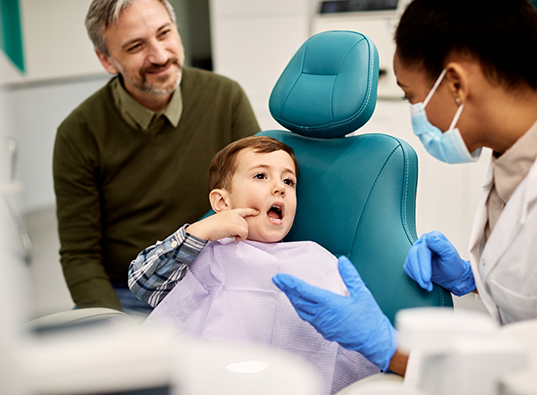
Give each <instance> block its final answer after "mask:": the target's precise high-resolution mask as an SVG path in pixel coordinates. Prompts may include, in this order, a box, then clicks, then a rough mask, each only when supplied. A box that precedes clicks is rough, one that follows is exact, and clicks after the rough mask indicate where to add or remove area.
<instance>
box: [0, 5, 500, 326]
mask: <svg viewBox="0 0 537 395" xmlns="http://www.w3.org/2000/svg"><path fill="white" fill-rule="evenodd" d="M170 2H171V3H172V5H173V7H174V9H175V12H176V15H177V20H178V25H179V32H180V34H181V37H182V40H183V44H184V47H185V52H186V64H187V65H191V66H195V67H201V68H205V69H208V70H214V71H215V72H217V73H220V74H223V75H225V76H228V77H230V78H232V79H234V80H236V81H238V82H239V83H240V84H241V85H242V87H243V88H244V90H245V91H246V94H247V95H248V97H249V99H250V101H251V103H252V106H253V108H254V111H255V113H256V116H257V117H258V120H259V123H260V125H261V127H262V129H265V130H266V129H281V127H280V126H279V125H278V124H276V122H275V121H274V120H272V118H271V116H270V114H269V111H268V99H269V96H270V92H271V90H272V87H273V86H274V84H275V82H276V80H277V79H278V77H279V75H280V74H281V72H282V71H283V69H284V68H285V66H286V64H287V62H288V61H289V60H290V59H291V57H292V56H293V54H294V53H295V51H296V50H297V49H298V48H299V47H300V45H301V44H302V43H303V42H304V41H305V40H306V39H307V38H308V37H310V36H311V35H313V34H315V33H318V32H320V31H325V30H356V31H359V32H361V33H364V34H366V35H369V36H370V37H371V38H372V39H373V41H374V42H375V43H376V45H377V47H378V49H379V56H380V68H381V76H380V80H379V93H378V103H377V108H376V110H375V114H374V115H373V118H372V119H371V120H370V121H369V123H367V124H366V125H365V126H364V127H363V128H362V129H360V130H359V131H358V132H357V133H385V134H390V135H394V136H396V137H400V138H403V139H404V140H406V141H407V142H409V143H410V144H411V145H412V146H413V147H414V149H415V150H416V151H417V153H418V157H419V160H420V167H419V171H420V175H419V185H418V202H417V228H418V235H419V234H421V233H424V232H428V231H431V230H433V229H438V230H440V231H442V232H443V233H444V234H446V235H447V237H448V238H449V239H450V240H452V242H453V244H454V245H455V246H456V247H457V248H458V249H459V251H460V252H461V256H462V257H463V258H466V259H467V258H468V253H467V248H468V240H469V235H470V227H471V222H472V219H473V213H474V210H475V207H476V205H477V201H478V198H479V195H480V192H481V185H483V183H484V180H485V176H486V173H487V169H488V157H489V156H490V152H484V153H483V155H482V157H481V160H480V162H479V163H477V164H470V165H456V166H450V165H446V164H443V163H441V162H439V161H437V160H435V159H434V158H432V157H430V156H429V155H428V154H426V152H425V151H424V149H423V147H422V146H421V143H420V142H419V140H418V139H417V138H416V137H415V136H414V135H413V133H412V130H411V124H410V115H409V109H408V103H407V102H406V101H404V100H402V92H401V91H400V90H399V88H398V87H397V86H396V84H395V78H394V75H393V70H392V56H393V51H394V45H393V42H392V35H393V31H394V29H395V26H396V25H397V21H398V18H399V15H400V14H401V12H402V11H403V10H404V7H405V5H406V4H407V3H408V0H399V1H397V0H369V1H350V2H349V1H319V0H170ZM90 3H91V0H0V7H1V8H0V12H1V18H0V20H1V23H2V25H1V28H0V43H1V45H2V46H1V48H2V51H0V105H1V106H2V114H3V115H2V119H1V139H2V143H1V145H0V147H1V148H0V149H1V150H2V151H3V152H2V156H1V158H2V163H1V166H2V172H3V173H2V174H3V175H4V176H5V179H6V180H7V181H6V183H7V185H8V186H7V187H5V188H3V194H4V196H5V201H6V203H7V204H8V206H7V207H8V209H7V211H6V218H8V219H7V221H8V222H10V226H13V229H14V230H13V232H15V233H16V234H17V237H15V238H13V239H10V240H11V241H10V243H14V245H13V248H16V249H17V251H18V255H17V256H18V258H17V259H18V260H20V261H21V262H23V267H24V271H25V276H27V278H28V283H29V286H28V287H27V288H28V290H27V291H26V292H25V294H26V296H27V298H28V300H29V306H30V312H29V314H30V315H31V317H33V318H37V317H41V316H43V315H47V314H51V313H55V312H58V311H63V310H69V309H71V308H72V307H73V302H72V300H71V297H70V295H69V292H68V290H67V287H66V285H65V282H64V280H63V275H62V272H61V266H60V263H59V255H58V249H59V242H58V236H57V230H56V226H57V224H56V218H55V197H54V191H53V180H52V151H53V145H54V139H55V134H56V129H57V127H58V125H59V124H60V123H61V121H62V120H63V119H64V118H65V117H66V116H67V115H68V114H69V113H70V112H71V111H72V110H73V109H75V108H76V107H77V106H78V105H79V104H80V103H81V102H82V101H84V100H85V99H86V98H87V97H88V96H90V95H91V94H92V93H93V92H95V91H96V90H98V89H99V88H100V87H101V86H103V85H104V84H105V83H106V82H107V80H108V79H109V78H110V75H108V74H107V73H106V72H105V71H104V70H103V69H102V67H101V65H100V63H99V62H98V60H97V57H96V56H95V54H94V51H93V47H92V45H91V43H90V40H89V38H88V37H87V34H86V31H85V27H84V19H85V15H86V12H87V10H88V8H89V4H90ZM357 171H359V169H357ZM4 173H5V174H4ZM180 225H181V224H178V226H180ZM10 229H11V228H10ZM455 299H457V300H455V303H456V306H458V307H460V308H471V309H478V310H479V309H482V310H484V308H483V306H482V305H481V303H480V302H478V301H476V300H475V299H474V296H473V295H470V296H466V297H464V298H455Z"/></svg>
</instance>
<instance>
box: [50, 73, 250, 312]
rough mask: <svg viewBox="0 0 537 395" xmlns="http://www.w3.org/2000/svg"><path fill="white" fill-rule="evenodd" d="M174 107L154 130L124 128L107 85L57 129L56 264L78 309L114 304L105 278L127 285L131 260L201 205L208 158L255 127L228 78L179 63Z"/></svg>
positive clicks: (191, 218)
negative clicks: (175, 112)
mask: <svg viewBox="0 0 537 395" xmlns="http://www.w3.org/2000/svg"><path fill="white" fill-rule="evenodd" d="M181 92H182V96H183V113H182V116H181V120H180V122H179V125H178V126H177V128H175V127H173V126H172V125H171V124H170V123H169V121H168V120H167V119H166V121H165V122H164V126H163V127H162V129H161V130H159V131H158V132H157V133H154V132H151V133H142V132H140V131H138V130H136V129H134V128H133V127H132V126H130V125H129V124H128V123H127V122H126V121H125V119H124V118H123V117H122V115H121V114H120V112H119V110H118V108H117V107H116V105H115V104H114V99H113V96H112V92H111V88H110V83H108V84H107V85H106V86H104V87H103V88H102V89H101V90H99V91H98V92H96V93H95V94H94V95H93V96H91V97H90V98H88V99H87V100H86V101H85V102H84V103H82V104H81V105H80V106H79V107H78V108H77V109H75V110H74V111H73V112H72V113H71V114H70V115H69V116H68V117H67V119H66V120H65V121H64V122H63V123H62V124H61V125H60V127H59V128H58V133H57V135H56V142H55V147H54V163H53V167H54V187H55V191H56V204H57V215H58V227H59V234H60V242H61V249H60V254H61V263H62V267H63V272H64V276H65V279H66V281H67V285H68V287H69V290H70V292H71V296H72V298H73V300H74V302H75V303H76V305H77V306H78V307H97V306H99V307H110V308H115V309H121V306H120V304H119V300H118V299H117V296H116V294H115V292H114V290H113V288H112V285H111V282H118V283H125V284H126V282H127V271H128V268H129V264H130V262H131V261H132V260H133V259H135V258H136V256H137V255H138V253H139V252H140V251H141V250H143V249H144V248H146V247H148V246H150V245H152V244H155V243H156V242H157V240H163V239H164V238H166V237H167V236H169V235H170V234H171V233H173V232H174V231H176V230H177V229H178V228H179V227H180V226H181V225H183V224H184V223H192V222H195V221H196V220H198V219H199V218H200V217H201V216H203V215H204V214H205V213H206V212H207V211H208V210H209V208H210V205H209V201H208V193H207V190H206V188H205V178H206V173H207V169H208V167H209V163H210V161H211V159H212V157H213V156H214V155H215V154H216V153H217V152H218V151H219V150H220V149H222V148H223V147H225V146H226V145H227V144H229V143H230V142H232V141H234V140H237V139H240V138H242V137H246V136H249V135H252V134H255V133H257V132H259V126H258V124H257V121H256V119H255V116H254V114H253V112H252V109H251V106H250V103H249V102H248V99H247V97H246V95H245V94H244V92H243V90H242V89H241V87H240V86H239V85H238V84H237V83H236V82H234V81H231V80H229V79H227V78H225V77H222V76H218V75H216V74H213V73H210V72H206V71H202V70H197V69H191V68H185V69H184V70H183V78H182V81H181Z"/></svg>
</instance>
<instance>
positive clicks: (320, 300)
mask: <svg viewBox="0 0 537 395" xmlns="http://www.w3.org/2000/svg"><path fill="white" fill-rule="evenodd" d="M395 42H396V46H397V49H396V53H395V56H394V70H395V74H396V76H397V81H398V84H399V86H400V87H401V88H402V89H403V91H404V93H405V97H406V99H407V100H408V101H409V102H410V104H411V106H410V112H411V117H412V127H413V129H414V133H415V134H416V135H417V136H418V137H419V139H420V140H421V142H422V143H423V145H424V146H425V148H426V150H427V152H429V153H430V154H431V155H433V156H434V157H435V158H437V159H439V160H441V161H443V162H446V163H453V164H455V163H469V162H474V161H476V160H477V159H478V158H479V155H480V152H481V148H482V147H489V148H491V149H492V151H493V155H492V159H491V168H490V172H489V177H488V180H487V182H486V185H485V187H484V190H483V195H482V197H481V200H480V203H479V206H478V209H477V213H476V217H475V221H474V224H473V230H472V233H471V240H470V261H465V260H463V259H461V258H460V257H459V254H458V252H457V251H456V250H455V248H454V247H453V245H452V244H451V243H450V242H449V241H448V240H447V239H446V237H445V236H444V235H442V234H441V233H440V232H437V231H433V232H431V233H427V234H424V235H422V236H421V237H420V238H419V239H418V240H417V241H416V242H415V243H414V246H413V247H412V248H411V249H410V251H409V253H408V256H407V259H406V261H405V263H404V270H405V271H406V273H407V274H408V275H409V276H410V277H411V278H412V279H414V280H415V281H416V282H417V283H418V284H419V285H420V286H421V287H423V288H424V289H427V290H429V291H430V290H431V289H432V283H435V284H438V285H440V286H442V287H444V288H445V289H447V290H449V291H450V292H452V293H453V294H455V295H457V296H461V295H465V294H467V293H470V292H477V293H479V295H480V296H481V298H482V299H483V302H484V304H485V306H486V307H487V309H488V310H489V312H490V314H491V315H492V316H493V317H494V319H496V321H498V322H499V323H500V324H508V323H511V322H516V321H521V320H528V319H535V318H537V204H536V203H537V164H536V162H537V161H536V159H537V11H536V10H535V8H534V7H533V6H532V5H531V4H530V2H529V1H527V0H508V1H507V0H503V1H502V0H472V1H468V0H450V1H449V2H440V1H437V0H414V1H413V2H412V3H410V5H409V6H408V8H407V9H406V11H405V12H404V14H403V15H402V17H401V20H400V23H399V25H398V27H397V30H396V33H395ZM460 193H464V191H460ZM339 268H340V273H341V276H342V278H343V280H344V281H345V283H346V284H347V287H348V289H349V291H350V293H351V296H350V297H341V296H337V295H334V294H331V293H329V292H327V291H324V290H321V289H318V288H315V287H312V286H310V285H308V284H306V283H304V282H302V281H300V280H298V279H296V278H294V277H291V276H288V275H285V274H278V275H276V276H275V277H274V279H273V281H274V283H275V284H276V285H277V286H278V287H279V288H280V289H281V290H282V291H284V292H285V293H286V295H287V296H288V297H289V299H290V301H291V303H292V304H293V305H294V307H295V309H296V310H297V312H298V314H299V316H300V317H301V318H303V319H304V320H306V321H308V322H310V323H311V324H312V325H313V326H314V327H315V328H316V329H317V330H318V331H319V332H320V333H321V334H322V335H323V336H324V337H325V338H326V339H328V340H333V341H336V342H338V343H340V344H341V345H343V346H344V347H346V348H348V349H351V350H356V351H358V352H360V353H362V354H363V355H364V356H365V357H367V358H368V359H370V360H371V361H372V362H373V363H375V364H376V365H377V366H378V367H379V368H381V369H384V370H386V369H390V370H392V371H394V372H396V373H399V374H401V375H403V374H404V372H405V369H406V356H405V355H404V354H402V353H401V352H399V351H398V349H397V334H396V331H395V330H394V328H393V327H392V326H391V324H390V322H389V320H388V319H387V318H386V317H385V316H384V314H383V313H382V312H381V311H380V309H379V307H378V305H377V303H376V301H375V300H374V298H373V296H372V295H371V293H370V292H369V290H368V289H367V287H366V286H365V284H364V283H363V281H362V280H361V278H360V275H359V274H358V273H357V272H356V269H355V268H354V266H353V265H352V264H351V263H350V262H349V261H348V260H347V259H346V258H341V259H340V261H339Z"/></svg>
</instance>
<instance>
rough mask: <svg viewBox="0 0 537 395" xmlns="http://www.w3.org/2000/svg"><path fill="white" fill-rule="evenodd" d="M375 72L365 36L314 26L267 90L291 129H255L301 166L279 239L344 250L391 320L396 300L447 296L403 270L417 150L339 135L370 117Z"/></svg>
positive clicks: (448, 303)
mask: <svg viewBox="0 0 537 395" xmlns="http://www.w3.org/2000/svg"><path fill="white" fill-rule="evenodd" d="M378 76H379V62H378V53H377V49H376V47H375V44H374V43H373V42H372V41H371V40H370V39H369V38H368V37H366V36H365V35H363V34H360V33H357V32H351V31H330V32H323V33H319V34H317V35H315V36H313V37H311V38H310V39H309V40H307V41H306V42H305V43H304V44H303V45H302V47H300V49H299V50H298V51H297V53H296V54H295V55H294V57H293V58H292V59H291V61H290V62H289V64H288V65H287V67H286V68H285V70H284V71H283V73H282V74H281V76H280V78H279V80H278V81H277V83H276V85H275V86H274V89H273V90H272V94H271V96H270V101H269V109H270V112H271V114H272V116H273V118H274V119H275V120H276V121H277V122H278V123H280V124H281V125H282V126H283V127H285V128H286V129H288V130H286V131H280V130H270V131H264V132H261V133H260V135H264V136H270V137H273V138H275V139H277V140H280V141H282V142H284V143H285V144H288V145H289V146H291V147H292V148H293V149H294V150H295V154H296V157H297V160H298V163H299V166H300V173H299V175H298V188H297V199H298V208H297V212H296V217H295V222H294V225H293V228H292V229H291V231H290V232H289V234H288V236H287V237H286V239H285V241H299V240H312V241H315V242H317V243H318V244H320V245H322V246H323V247H325V248H326V249H327V250H328V251H330V252H331V253H332V254H334V255H336V256H341V255H345V256H347V257H348V258H349V259H350V260H351V262H353V264H354V265H355V266H356V268H357V269H358V272H359V273H360V275H361V276H362V278H363V280H364V282H365V284H366V285H367V287H368V288H369V289H370V290H371V292H372V293H373V295H374V296H375V299H376V300H377V302H378V304H379V306H380V307H381V309H382V310H383V312H384V313H385V314H386V316H387V317H388V318H389V319H390V320H391V322H392V324H393V323H394V317H395V314H396V313H397V311H399V310H400V309H404V308H410V307H422V306H442V307H444V306H445V307H452V306H453V301H452V298H451V295H450V293H449V292H447V291H446V290H444V289H442V288H440V287H438V286H436V285H434V288H433V290H432V292H427V291H424V290H423V289H422V288H421V287H420V286H419V285H418V284H417V283H415V282H414V281H413V280H412V279H410V278H409V277H408V276H407V275H406V273H405V272H404V271H403V264H404V262H405V258H406V255H407V253H408V250H409V249H410V247H411V246H412V244H413V242H414V241H415V240H416V229H415V227H416V225H415V205H416V187H417V178H418V160H417V156H416V153H415V152H414V150H413V149H412V147H410V145H408V144H407V143H406V142H404V141H403V140H400V139H397V138H395V137H392V136H388V135H383V134H376V133H374V134H362V135H353V136H349V137H345V136H347V135H348V134H350V133H353V132H355V131H356V130H357V129H359V128H360V127H362V126H363V125H364V124H365V123H366V122H367V121H368V120H369V119H370V118H371V116H372V114H373V111H374V109H375V104H376V98H377V97H376V96H377V83H378Z"/></svg>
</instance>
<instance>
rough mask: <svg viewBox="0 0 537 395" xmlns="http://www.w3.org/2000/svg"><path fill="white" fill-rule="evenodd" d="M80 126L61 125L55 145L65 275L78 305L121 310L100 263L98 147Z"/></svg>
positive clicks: (57, 205) (54, 166)
mask: <svg viewBox="0 0 537 395" xmlns="http://www.w3.org/2000/svg"><path fill="white" fill-rule="evenodd" d="M82 129H83V128H82V127H81V126H79V125H74V126H73V125H72V124H71V125H69V126H65V125H62V126H60V128H59V129H58V134H57V136H56V141H55V146H54V158H53V171H54V189H55V192H56V207H57V217H58V232H59V236H60V243H61V249H60V254H61V263H62V267H63V273H64V276H65V280H66V282H67V286H68V287H69V291H70V292H71V297H72V298H73V301H74V302H75V304H76V305H77V306H78V307H109V308H113V309H116V310H121V304H120V302H119V299H118V298H117V295H116V293H115V291H114V289H113V287H112V284H111V283H110V279H109V277H108V275H107V274H106V271H105V269H104V266H103V258H102V246H101V241H102V231H101V204H100V193H99V187H98V181H97V180H98V176H99V174H98V173H99V170H98V169H99V165H98V160H97V157H98V155H97V148H96V147H95V142H94V141H93V139H92V138H91V136H90V135H89V134H88V133H84V132H83V130H82ZM71 132H72V133H71Z"/></svg>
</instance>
